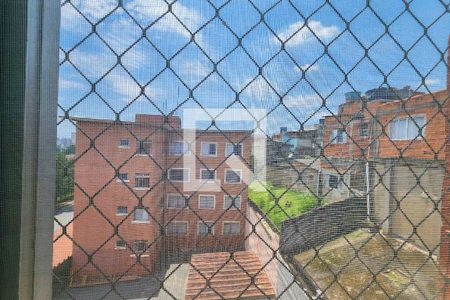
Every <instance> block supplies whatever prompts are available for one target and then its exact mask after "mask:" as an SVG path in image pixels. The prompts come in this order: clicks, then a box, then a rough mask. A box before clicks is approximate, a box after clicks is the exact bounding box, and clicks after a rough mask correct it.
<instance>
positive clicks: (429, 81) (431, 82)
mask: <svg viewBox="0 0 450 300" xmlns="http://www.w3.org/2000/svg"><path fill="white" fill-rule="evenodd" d="M439 84H441V80H440V79H431V78H429V79H425V85H427V86H432V85H439Z"/></svg>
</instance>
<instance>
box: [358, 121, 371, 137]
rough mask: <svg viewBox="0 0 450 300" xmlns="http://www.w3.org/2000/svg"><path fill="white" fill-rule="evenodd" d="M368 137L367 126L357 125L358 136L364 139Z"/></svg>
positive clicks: (363, 124) (364, 124) (365, 124)
mask: <svg viewBox="0 0 450 300" xmlns="http://www.w3.org/2000/svg"><path fill="white" fill-rule="evenodd" d="M368 135H369V124H367V123H361V124H359V136H361V137H366V136H368Z"/></svg>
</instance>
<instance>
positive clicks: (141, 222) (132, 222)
mask: <svg viewBox="0 0 450 300" xmlns="http://www.w3.org/2000/svg"><path fill="white" fill-rule="evenodd" d="M131 224H150V221H131Z"/></svg>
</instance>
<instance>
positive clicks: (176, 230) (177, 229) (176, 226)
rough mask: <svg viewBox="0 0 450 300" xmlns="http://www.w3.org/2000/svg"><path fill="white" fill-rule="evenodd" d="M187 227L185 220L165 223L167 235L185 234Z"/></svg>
mask: <svg viewBox="0 0 450 300" xmlns="http://www.w3.org/2000/svg"><path fill="white" fill-rule="evenodd" d="M187 227H188V223H187V222H179V221H174V222H170V223H169V224H167V227H166V232H167V234H169V235H186V234H187Z"/></svg>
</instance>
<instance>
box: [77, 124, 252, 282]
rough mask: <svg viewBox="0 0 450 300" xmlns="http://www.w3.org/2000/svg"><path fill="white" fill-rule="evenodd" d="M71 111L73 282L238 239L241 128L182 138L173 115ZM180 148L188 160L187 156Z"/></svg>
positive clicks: (232, 245) (246, 140) (245, 149)
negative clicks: (100, 115)
mask: <svg viewBox="0 0 450 300" xmlns="http://www.w3.org/2000/svg"><path fill="white" fill-rule="evenodd" d="M73 121H74V122H76V123H77V136H76V141H77V142H76V156H77V157H79V158H78V159H77V160H76V161H75V182H76V186H75V195H74V199H75V200H74V222H73V240H74V245H73V257H72V273H73V278H74V279H73V284H75V285H76V284H85V283H89V282H95V280H97V279H99V280H101V279H102V278H103V275H102V273H103V274H106V275H108V276H111V277H112V278H117V276H121V275H122V274H124V273H127V274H126V276H125V278H127V277H129V276H139V275H145V274H148V273H149V272H153V271H154V270H155V268H157V267H158V266H159V265H160V264H161V265H162V264H164V263H165V262H167V261H170V259H173V258H177V259H186V258H188V257H189V255H191V254H192V253H201V252H214V251H236V250H242V249H243V247H244V227H245V224H244V218H243V216H244V215H245V213H246V208H247V190H246V187H247V185H246V184H245V183H244V181H243V177H244V176H245V166H246V165H247V163H248V162H249V158H250V152H251V147H252V137H251V136H250V133H249V132H248V131H221V132H219V131H195V134H196V136H195V143H192V144H190V146H189V144H188V143H186V142H185V141H184V136H183V133H185V132H186V131H183V129H182V128H181V121H180V119H179V118H178V117H175V116H170V117H167V118H164V117H163V116H156V115H136V119H135V122H120V123H118V122H114V121H110V120H97V119H83V118H74V119H73ZM190 133H191V134H192V133H193V131H191V132H190ZM191 150H195V153H192V152H193V151H191ZM235 154H238V155H235ZM187 156H188V158H189V159H190V160H189V161H192V162H195V167H193V165H191V164H189V166H186V164H185V160H184V158H186V157H187ZM236 158H238V159H239V160H242V159H243V160H245V161H246V163H245V162H244V163H242V167H241V168H239V169H237V168H235V169H233V168H231V167H230V166H229V165H228V164H227V163H225V161H227V162H228V161H229V160H230V159H234V160H236ZM230 165H231V164H230ZM233 166H235V165H233ZM114 168H116V170H117V171H116V170H115V169H114ZM193 168H195V169H193ZM198 182H200V184H201V187H202V188H201V189H200V191H198V190H199V188H198V187H197V186H196V185H195V184H196V183H198ZM208 185H210V186H215V188H211V189H209V188H208V187H207V186H208ZM205 187H206V188H205ZM209 190H211V191H209ZM236 207H237V208H239V209H237V208H236ZM203 221H205V222H206V223H204V222H203ZM118 225H119V226H118ZM115 226H118V230H117V231H116V232H115V229H114V228H115ZM136 256H138V258H137V257H136ZM138 260H140V263H139V262H138Z"/></svg>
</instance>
